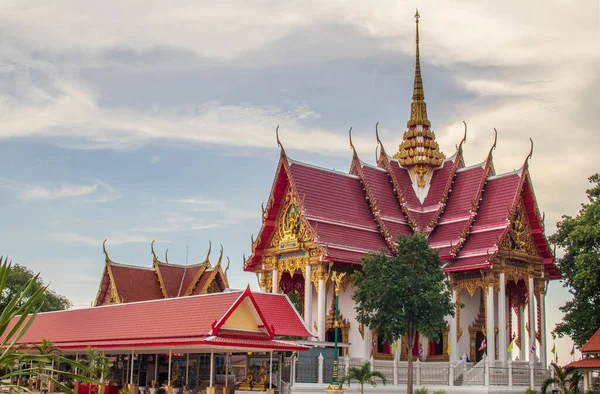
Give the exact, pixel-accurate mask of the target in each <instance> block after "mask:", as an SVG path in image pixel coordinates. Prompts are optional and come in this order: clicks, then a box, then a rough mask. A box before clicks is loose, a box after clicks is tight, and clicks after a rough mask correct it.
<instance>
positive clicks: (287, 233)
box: [270, 189, 311, 251]
mask: <svg viewBox="0 0 600 394" xmlns="http://www.w3.org/2000/svg"><path fill="white" fill-rule="evenodd" d="M307 241H311V237H310V234H309V232H308V230H307V228H306V226H305V225H304V223H303V222H302V219H301V215H300V209H299V208H298V203H297V201H296V197H295V195H294V193H292V191H291V189H288V191H287V192H286V196H285V202H284V204H283V209H282V210H281V211H280V214H279V217H278V218H277V225H276V230H275V234H274V235H273V238H272V239H271V244H270V247H271V248H275V249H277V250H279V251H293V250H298V249H300V247H301V243H302V242H307Z"/></svg>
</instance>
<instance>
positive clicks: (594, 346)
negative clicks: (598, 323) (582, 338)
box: [581, 329, 600, 353]
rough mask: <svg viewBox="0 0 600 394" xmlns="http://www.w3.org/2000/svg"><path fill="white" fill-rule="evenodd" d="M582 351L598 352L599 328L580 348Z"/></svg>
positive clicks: (599, 343) (599, 349)
mask: <svg viewBox="0 0 600 394" xmlns="http://www.w3.org/2000/svg"><path fill="white" fill-rule="evenodd" d="M581 352H582V353H590V352H600V329H598V331H596V333H595V334H594V335H592V337H591V338H590V340H589V341H587V343H586V344H585V345H583V347H582V348H581Z"/></svg>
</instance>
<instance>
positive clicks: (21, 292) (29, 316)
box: [0, 257, 96, 394]
mask: <svg viewBox="0 0 600 394" xmlns="http://www.w3.org/2000/svg"><path fill="white" fill-rule="evenodd" d="M10 272H11V265H10V264H9V263H8V260H7V259H6V258H5V259H4V260H3V259H2V258H1V257H0V294H3V295H4V294H7V291H6V285H7V283H8V280H9V276H10ZM39 283H40V282H39V276H38V275H35V276H34V277H32V278H31V279H30V280H28V281H26V282H25V283H24V284H23V285H22V286H21V287H19V288H18V289H17V290H15V291H13V290H10V291H11V292H12V293H11V294H12V295H13V296H12V298H10V299H8V300H7V301H8V302H7V303H6V304H5V305H4V309H3V310H2V312H1V313H0V348H1V349H2V352H1V354H0V371H9V372H4V373H0V375H1V376H0V390H2V389H7V390H8V391H13V392H22V391H23V390H24V389H23V388H21V387H19V386H17V385H14V384H12V379H13V378H15V377H17V376H19V375H26V374H30V373H32V372H40V371H41V372H50V373H53V372H58V371H55V370H54V369H53V368H51V367H49V366H48V365H49V364H50V363H51V362H52V360H56V361H58V362H61V363H67V364H69V365H70V366H71V367H73V368H80V369H82V370H85V367H83V366H82V365H81V364H79V363H77V362H75V361H72V360H69V359H67V358H64V357H62V356H60V355H59V354H56V352H55V351H54V350H53V349H52V346H53V344H52V342H51V341H45V342H43V343H41V344H39V345H37V346H36V347H35V348H36V349H46V350H45V351H50V354H33V353H27V352H25V351H24V350H25V349H24V348H23V347H22V346H20V345H18V342H19V340H20V339H21V338H22V337H23V336H24V335H25V334H26V333H27V330H28V329H29V327H30V326H31V324H32V323H33V321H34V319H35V317H36V315H37V314H38V312H39V311H40V310H41V309H42V303H41V299H42V298H43V296H44V294H45V292H46V291H47V289H46V287H38V284H39ZM17 364H18V365H19V367H17V368H14V366H15V365H17ZM30 364H36V366H35V367H34V368H22V366H23V365H30ZM60 373H61V374H62V375H63V376H65V377H66V378H68V379H77V380H81V381H87V382H91V383H96V382H95V381H94V380H92V379H89V378H86V377H85V376H80V375H76V374H72V373H69V372H64V371H61V372H60ZM50 380H51V381H53V382H54V383H55V384H56V386H57V387H59V388H60V389H61V390H62V391H64V392H65V393H69V394H72V393H73V390H71V389H70V388H68V387H65V386H64V385H62V384H61V383H59V382H58V381H57V380H55V379H54V378H53V377H52V375H51V376H50ZM2 391H4V390H2Z"/></svg>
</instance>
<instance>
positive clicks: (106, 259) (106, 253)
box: [102, 239, 112, 263]
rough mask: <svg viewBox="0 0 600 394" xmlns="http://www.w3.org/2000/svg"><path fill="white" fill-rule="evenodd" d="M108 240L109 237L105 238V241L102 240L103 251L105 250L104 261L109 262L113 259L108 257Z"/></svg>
mask: <svg viewBox="0 0 600 394" xmlns="http://www.w3.org/2000/svg"><path fill="white" fill-rule="evenodd" d="M106 241H107V239H105V240H104V242H102V251H103V252H104V261H106V263H108V262H110V261H112V260H111V259H110V257H108V252H107V251H106Z"/></svg>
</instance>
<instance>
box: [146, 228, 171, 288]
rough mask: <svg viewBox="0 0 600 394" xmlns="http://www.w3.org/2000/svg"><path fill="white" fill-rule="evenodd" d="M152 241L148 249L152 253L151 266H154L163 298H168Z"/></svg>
mask: <svg viewBox="0 0 600 394" xmlns="http://www.w3.org/2000/svg"><path fill="white" fill-rule="evenodd" d="M154 241H155V240H152V242H151V243H150V251H151V253H152V266H153V267H154V271H155V272H156V276H157V277H158V285H159V287H160V291H161V292H162V294H163V297H164V298H169V295H168V294H167V288H166V287H165V282H164V280H163V276H162V272H160V265H159V264H158V257H156V253H155V252H154Z"/></svg>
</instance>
